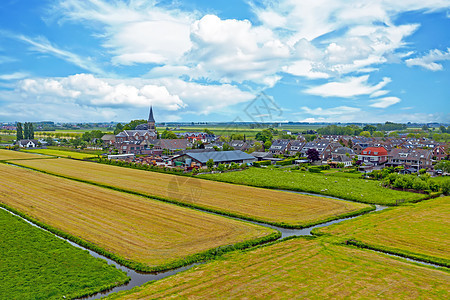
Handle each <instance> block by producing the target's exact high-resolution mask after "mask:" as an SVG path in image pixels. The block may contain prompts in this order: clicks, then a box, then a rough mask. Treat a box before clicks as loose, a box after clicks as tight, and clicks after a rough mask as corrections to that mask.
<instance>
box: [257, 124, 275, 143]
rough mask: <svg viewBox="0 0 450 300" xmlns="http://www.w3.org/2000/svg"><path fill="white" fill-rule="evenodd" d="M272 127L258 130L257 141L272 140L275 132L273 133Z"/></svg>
mask: <svg viewBox="0 0 450 300" xmlns="http://www.w3.org/2000/svg"><path fill="white" fill-rule="evenodd" d="M271 129H272V128H269V129H264V130H263V131H261V132H258V133H257V134H256V137H255V138H256V140H257V141H262V142H264V143H265V142H267V141H272V139H273V134H272V131H273V129H272V130H271Z"/></svg>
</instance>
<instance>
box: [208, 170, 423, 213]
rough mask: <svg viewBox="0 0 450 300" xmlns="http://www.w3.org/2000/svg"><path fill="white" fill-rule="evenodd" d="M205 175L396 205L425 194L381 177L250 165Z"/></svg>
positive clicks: (220, 179)
mask: <svg viewBox="0 0 450 300" xmlns="http://www.w3.org/2000/svg"><path fill="white" fill-rule="evenodd" d="M200 177H202V178H206V179H211V180H217V181H223V182H229V183H237V184H245V185H250V186H257V187H263V188H271V189H282V190H293V191H302V192H311V193H318V194H323V195H329V196H334V197H339V198H342V199H348V200H354V201H358V202H364V203H371V204H381V205H394V204H395V203H396V200H405V201H406V202H408V201H418V200H420V199H423V198H425V197H426V195H423V194H416V193H410V192H403V191H395V190H391V189H387V188H384V187H382V186H381V183H380V182H379V181H371V180H363V179H356V178H344V177H337V176H333V175H324V174H314V173H310V172H302V171H291V172H289V171H285V170H282V169H258V168H250V169H248V170H245V171H242V172H230V173H221V174H208V175H200Z"/></svg>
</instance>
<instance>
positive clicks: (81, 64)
mask: <svg viewBox="0 0 450 300" xmlns="http://www.w3.org/2000/svg"><path fill="white" fill-rule="evenodd" d="M449 61H450V1H448V0H447V1H443V0H428V1H423V0H402V1H387V0H384V1H383V0H378V1H371V0H367V1H350V0H307V1H300V0H281V1H269V0H258V1H250V0H249V1H241V0H229V1H206V0H198V1H192V0H191V1H181V0H178V1H151V0H150V1H143V0H129V1H125V0H124V1H119V0H116V1H113V0H110V1H106V0H85V1H78V0H40V1H34V0H2V1H1V2H0V122H10V121H41V120H51V121H56V122H99V121H107V122H109V121H129V120H131V119H140V118H146V116H147V115H148V107H149V105H150V104H152V105H153V107H154V110H155V118H156V119H157V121H161V122H162V121H194V122H197V121H233V120H243V121H250V120H251V119H252V116H249V115H248V114H246V113H245V109H246V107H248V105H251V103H252V101H253V100H254V99H255V97H256V96H257V95H258V94H259V93H260V92H264V93H265V94H266V95H267V96H268V97H270V98H271V99H272V101H273V102H274V103H276V105H277V106H278V107H279V108H280V112H279V113H277V114H273V115H271V116H270V118H269V117H267V116H266V118H265V121H273V122H278V121H280V122H282V121H303V122H385V121H394V122H447V123H448V122H450V112H449V107H450V105H449V103H450V101H449V100H450V92H449V90H450V89H449V86H450V71H449V68H450V63H449Z"/></svg>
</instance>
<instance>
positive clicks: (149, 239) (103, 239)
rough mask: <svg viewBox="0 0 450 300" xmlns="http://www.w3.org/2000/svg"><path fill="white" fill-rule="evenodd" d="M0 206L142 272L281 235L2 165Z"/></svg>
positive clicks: (249, 225) (142, 198)
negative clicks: (201, 254)
mask: <svg viewBox="0 0 450 300" xmlns="http://www.w3.org/2000/svg"><path fill="white" fill-rule="evenodd" d="M51 160H53V159H49V160H47V161H51ZM0 204H3V205H5V206H7V207H10V208H13V209H14V210H15V211H18V212H20V213H23V214H25V215H26V216H28V217H29V218H31V219H33V220H36V221H37V222H39V223H40V224H44V225H43V226H46V228H48V229H50V230H52V231H56V233H58V234H62V235H63V236H67V237H69V238H71V239H73V240H74V241H76V242H80V243H81V244H82V245H83V246H86V247H88V248H91V249H93V250H96V251H98V252H100V253H101V254H105V255H109V256H110V257H111V258H113V259H115V260H117V261H119V262H121V263H123V264H126V265H128V266H130V267H133V268H136V269H140V270H157V269H164V268H166V269H167V268H172V267H174V266H179V265H180V264H181V265H184V264H186V263H187V262H190V261H189V259H191V260H192V258H190V257H191V256H193V255H196V254H199V253H203V252H204V254H203V257H204V256H205V255H206V252H207V251H210V250H211V249H214V248H217V247H220V246H225V245H234V244H239V243H240V244H245V243H256V242H258V241H261V240H265V239H273V238H274V237H273V235H277V234H278V233H277V232H275V231H274V230H272V229H269V228H265V227H261V226H257V225H253V224H250V223H245V222H241V221H236V220H232V219H229V218H225V217H222V216H217V215H212V214H207V213H203V212H199V211H195V210H192V209H188V208H184V207H179V206H176V205H172V204H168V203H164V202H161V201H155V200H151V199H148V198H144V197H139V196H135V195H130V194H126V193H121V192H117V191H113V190H110V189H104V188H100V187H97V186H94V185H90V184H85V183H80V182H75V181H72V180H67V179H62V178H58V177H55V176H51V175H46V174H42V173H39V172H35V171H31V170H26V169H22V168H19V167H14V166H9V165H4V164H0ZM80 239H81V241H79V240H80Z"/></svg>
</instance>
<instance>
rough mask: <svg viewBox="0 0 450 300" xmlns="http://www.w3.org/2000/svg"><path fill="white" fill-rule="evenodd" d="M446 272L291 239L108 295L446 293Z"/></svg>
mask: <svg viewBox="0 0 450 300" xmlns="http://www.w3.org/2000/svg"><path fill="white" fill-rule="evenodd" d="M449 282H450V274H449V272H448V271H443V270H438V269H432V268H428V267H424V266H419V265H415V264H411V263H408V262H405V261H401V260H398V259H396V258H391V257H388V256H386V255H383V254H378V253H375V252H373V251H368V250H361V249H357V248H353V247H348V246H342V245H334V244H326V243H323V242H322V241H321V240H320V239H306V238H295V239H291V240H287V241H282V242H278V243H275V244H273V245H270V246H267V247H260V248H257V249H254V250H250V251H245V252H243V253H242V252H241V253H231V254H227V255H226V256H225V257H224V258H223V259H220V260H216V261H213V262H210V263H208V264H205V265H201V266H197V267H195V268H193V269H191V270H189V271H186V272H183V273H179V274H177V275H175V276H171V277H168V278H165V279H163V280H160V281H157V282H153V283H148V284H146V285H144V286H142V287H138V288H136V289H134V290H131V291H128V292H125V293H120V294H113V295H111V296H110V297H109V299H119V298H120V299H162V298H172V297H173V298H183V299H187V298H201V299H212V298H223V299H229V298H240V299H242V298H244V299H247V298H251V299H255V298H264V299H272V298H277V299H279V298H283V299H292V298H306V299H312V298H315V299H336V298H339V299H342V298H365V299H371V298H372V299H377V298H386V299H393V298H396V299H405V298H411V299H430V298H436V299H437V298H440V299H446V298H448V297H449V290H450V285H449Z"/></svg>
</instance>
